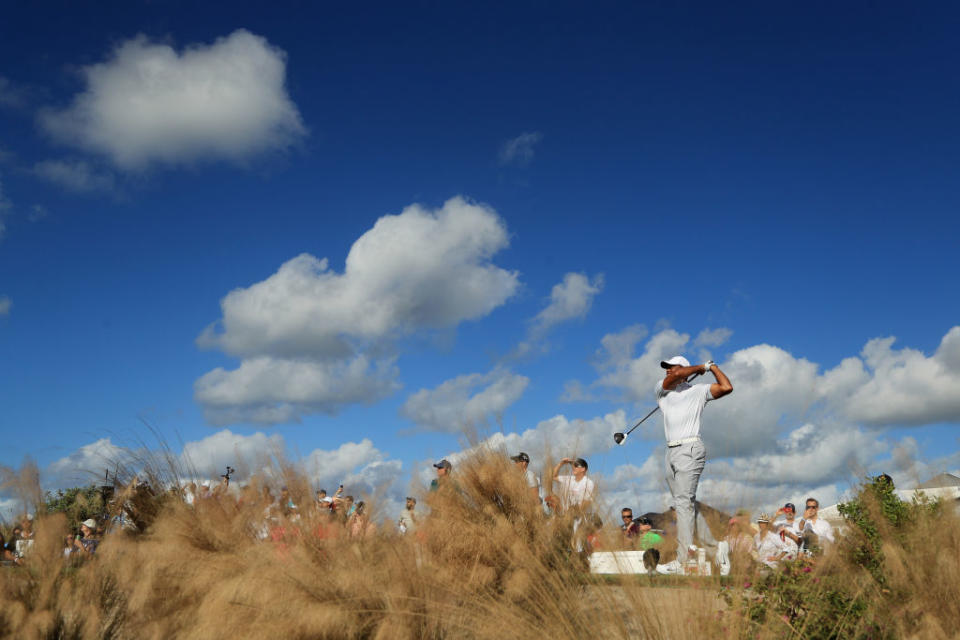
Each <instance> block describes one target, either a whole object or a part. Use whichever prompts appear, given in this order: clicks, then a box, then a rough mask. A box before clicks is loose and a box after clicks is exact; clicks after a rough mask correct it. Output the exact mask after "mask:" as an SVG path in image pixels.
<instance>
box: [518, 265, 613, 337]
mask: <svg viewBox="0 0 960 640" xmlns="http://www.w3.org/2000/svg"><path fill="white" fill-rule="evenodd" d="M602 289H603V274H599V275H596V276H594V277H593V279H590V278H588V277H587V276H586V275H585V274H582V273H568V274H566V275H565V276H563V281H562V282H560V283H559V284H556V285H554V286H553V289H552V290H551V291H550V304H548V305H547V306H546V308H544V309H543V311H541V312H540V313H538V314H537V316H536V317H535V318H534V319H533V328H532V332H533V334H534V335H541V334H543V333H545V332H546V331H548V330H549V329H550V328H552V327H553V326H554V325H557V324H560V323H561V322H565V321H567V320H572V319H576V318H583V317H584V316H586V315H587V312H588V311H590V306H591V305H592V304H593V298H594V296H596V295H597V294H598V293H600V291H601V290H602Z"/></svg>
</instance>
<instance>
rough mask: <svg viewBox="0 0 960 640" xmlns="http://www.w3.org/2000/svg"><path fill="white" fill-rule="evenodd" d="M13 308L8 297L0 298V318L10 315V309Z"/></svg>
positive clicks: (11, 301)
mask: <svg viewBox="0 0 960 640" xmlns="http://www.w3.org/2000/svg"><path fill="white" fill-rule="evenodd" d="M12 307H13V300H11V299H10V296H0V316H8V315H10V309H11V308H12Z"/></svg>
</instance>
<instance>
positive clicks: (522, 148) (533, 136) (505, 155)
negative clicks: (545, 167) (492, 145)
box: [499, 131, 543, 167]
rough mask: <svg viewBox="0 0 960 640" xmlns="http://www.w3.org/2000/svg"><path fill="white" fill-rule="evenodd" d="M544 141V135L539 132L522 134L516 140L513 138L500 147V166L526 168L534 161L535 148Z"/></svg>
mask: <svg viewBox="0 0 960 640" xmlns="http://www.w3.org/2000/svg"><path fill="white" fill-rule="evenodd" d="M541 140H543V134H542V133H540V132H539V131H531V132H525V133H521V134H520V135H519V136H517V137H516V138H511V139H510V140H507V141H506V142H504V143H503V145H502V146H501V147H500V156H499V158H500V164H501V165H510V164H512V165H516V166H521V167H523V166H526V165H528V164H530V162H532V161H533V155H534V149H533V148H534V147H535V146H536V145H537V143H538V142H540V141H541Z"/></svg>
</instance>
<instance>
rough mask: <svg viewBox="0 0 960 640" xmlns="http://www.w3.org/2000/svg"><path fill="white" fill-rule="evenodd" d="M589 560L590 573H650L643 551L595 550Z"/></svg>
mask: <svg viewBox="0 0 960 640" xmlns="http://www.w3.org/2000/svg"><path fill="white" fill-rule="evenodd" d="M589 561H590V573H602V574H635V573H648V571H647V568H646V567H644V566H643V551H594V552H593V553H591V554H590V558H589Z"/></svg>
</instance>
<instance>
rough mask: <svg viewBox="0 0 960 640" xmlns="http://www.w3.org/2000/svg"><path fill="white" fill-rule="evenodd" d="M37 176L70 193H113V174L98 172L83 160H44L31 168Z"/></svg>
mask: <svg viewBox="0 0 960 640" xmlns="http://www.w3.org/2000/svg"><path fill="white" fill-rule="evenodd" d="M33 172H34V174H36V175H37V176H39V177H41V178H43V179H44V180H47V181H49V182H52V183H54V184H56V185H59V186H61V187H63V188H65V189H68V190H70V191H74V192H78V193H89V192H93V191H113V188H114V179H113V174H110V173H108V172H105V171H98V170H97V169H95V168H94V167H93V165H91V164H90V163H89V162H85V161H83V160H73V161H65V160H44V161H42V162H38V163H37V164H35V165H34V167H33Z"/></svg>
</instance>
